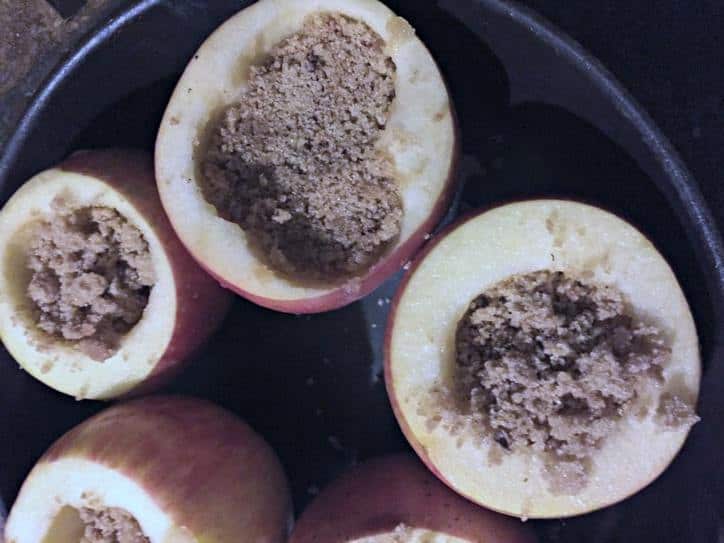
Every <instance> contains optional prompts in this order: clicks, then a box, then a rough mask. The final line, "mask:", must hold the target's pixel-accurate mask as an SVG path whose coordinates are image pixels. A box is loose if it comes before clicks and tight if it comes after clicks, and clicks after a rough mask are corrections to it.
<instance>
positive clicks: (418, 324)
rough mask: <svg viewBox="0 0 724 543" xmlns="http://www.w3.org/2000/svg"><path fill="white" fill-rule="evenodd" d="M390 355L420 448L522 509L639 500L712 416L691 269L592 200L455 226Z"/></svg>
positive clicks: (493, 498)
mask: <svg viewBox="0 0 724 543" xmlns="http://www.w3.org/2000/svg"><path fill="white" fill-rule="evenodd" d="M385 355H386V361H385V364H386V366H385V372H386V373H385V376H386V382H387V389H388V393H389V396H390V400H391V403H392V406H393V408H394V410H395V414H396V416H397V419H398V421H399V422H400V425H401V426H402V428H403V431H404V432H405V434H406V436H407V438H408V440H409V441H410V443H411V444H412V445H413V447H414V448H415V450H416V451H417V453H418V454H419V455H420V457H421V458H422V459H423V460H424V461H425V463H426V464H427V465H428V466H429V467H430V469H431V470H432V471H433V472H435V474H436V475H437V476H438V477H440V479H442V480H443V481H444V482H445V483H446V484H448V485H449V486H450V487H452V488H453V489H454V490H456V491H457V492H458V493H460V494H461V495H463V496H465V497H467V498H469V499H471V500H472V501H474V502H476V503H478V504H481V505H484V506H486V507H489V508H491V509H494V510H496V511H500V512H504V513H508V514H511V515H517V516H520V517H531V518H545V517H564V516H571V515H577V514H581V513H585V512H588V511H592V510H595V509H598V508H601V507H604V506H606V505H610V504H613V503H615V502H618V501H620V500H622V499H624V498H626V497H627V496H629V495H631V494H633V493H635V492H637V491H638V490H639V489H641V488H642V487H644V486H646V485H647V484H649V483H650V482H651V481H653V480H654V479H655V478H656V477H657V476H658V475H659V474H660V473H661V472H662V471H663V470H664V469H665V468H666V467H667V465H668V464H669V463H670V462H671V461H672V460H673V458H674V456H675V455H676V454H677V452H678V451H679V449H680V448H681V446H682V444H683V443H684V440H685V438H686V436H687V434H688V432H689V429H690V427H691V425H692V424H693V423H694V422H696V421H697V417H696V415H695V412H694V409H695V405H696V400H697V394H698V391H699V380H700V358H699V349H698V340H697V334H696V329H695V327H694V321H693V318H692V315H691V312H690V310H689V307H688V305H687V302H686V299H685V298H684V295H683V293H682V290H681V288H680V286H679V284H678V282H677V280H676V277H675V276H674V274H673V272H672V271H671V268H670V267H669V265H668V264H667V263H666V261H665V260H664V258H663V257H662V256H661V254H660V253H659V252H658V251H657V250H656V248H655V247H654V246H653V245H652V244H651V243H650V242H649V241H648V240H647V239H646V238H645V237H644V236H643V235H642V234H641V233H640V232H639V231H638V230H636V229H635V228H634V227H633V226H631V225H630V224H628V223H627V222H625V221H623V220H622V219H620V218H618V217H616V216H614V215H612V214H610V213H608V212H606V211H603V210H601V209H599V208H596V207H592V206H589V205H585V204H581V203H574V202H569V201H562V200H532V201H526V202H519V203H513V204H508V205H503V206H500V207H497V208H494V209H491V210H489V211H485V212H482V213H479V214H476V215H473V216H469V217H467V218H465V219H463V220H461V221H460V222H458V223H457V224H456V225H454V226H453V227H451V228H450V229H449V230H448V231H447V233H445V234H444V235H441V236H440V237H439V238H438V239H437V240H436V242H435V244H434V246H432V247H431V248H429V250H427V251H426V254H425V255H424V256H422V257H421V258H420V259H419V260H418V261H417V262H416V264H415V265H414V267H413V269H412V271H411V272H410V273H409V275H408V276H407V277H406V280H405V281H404V285H403V286H402V287H401V288H400V290H399V292H398V295H397V298H396V300H395V301H394V308H393V312H392V317H391V319H390V321H389V325H388V329H387V335H386V344H385Z"/></svg>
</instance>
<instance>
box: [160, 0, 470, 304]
mask: <svg viewBox="0 0 724 543" xmlns="http://www.w3.org/2000/svg"><path fill="white" fill-rule="evenodd" d="M321 11H326V12H335V13H342V14H344V15H347V16H349V17H352V18H354V19H358V20H361V21H363V22H365V23H367V24H368V25H369V26H370V27H371V28H372V29H373V30H374V31H375V32H377V34H379V35H380V36H381V37H382V38H383V39H384V40H385V42H386V49H385V52H386V53H387V54H388V55H390V57H391V58H392V60H393V61H394V62H395V64H396V67H397V76H396V81H395V96H396V97H395V101H394V102H393V104H392V107H391V113H390V118H389V120H388V123H387V128H386V129H385V131H384V133H383V136H382V139H381V141H380V142H379V146H380V148H383V149H385V150H386V151H387V152H388V153H389V154H390V155H391V157H392V159H393V164H394V167H395V171H396V172H397V176H396V180H397V181H398V183H399V187H400V191H401V195H402V200H403V208H404V217H403V221H402V226H401V234H400V236H399V239H398V241H397V242H396V244H395V245H394V246H393V247H391V248H390V249H389V250H388V251H387V252H386V253H385V255H383V256H382V257H381V258H380V259H379V260H378V261H377V262H376V263H375V264H374V265H373V266H372V267H371V268H370V269H368V270H367V271H365V272H364V273H361V274H360V275H359V276H357V277H354V278H352V279H350V280H346V281H344V282H341V283H340V282H337V283H336V284H331V283H330V284H329V285H310V284H305V283H302V282H300V281H295V280H293V278H292V279H290V278H288V277H285V276H282V275H280V274H277V273H275V272H274V271H273V270H271V269H269V267H268V266H266V265H265V264H264V263H262V262H261V261H260V260H259V259H258V258H257V257H256V256H255V254H254V253H253V252H252V251H251V250H250V246H249V242H248V241H247V238H246V235H245V233H244V231H243V230H242V229H241V228H240V227H239V226H238V225H236V224H235V223H232V222H229V221H226V220H224V219H222V218H220V217H219V216H218V214H217V212H216V209H215V208H214V207H213V206H212V205H211V204H209V203H207V202H206V200H205V199H204V197H203V195H202V193H201V190H200V188H199V183H198V177H197V176H198V175H199V173H198V172H199V169H200V168H199V160H201V158H202V157H201V155H203V142H204V139H205V136H204V130H205V128H206V127H207V125H208V124H209V121H210V119H211V118H212V117H214V115H215V114H218V113H219V112H220V111H222V110H223V109H224V108H225V107H226V106H228V105H230V104H232V103H234V102H236V101H237V100H238V97H239V96H240V92H241V89H243V87H244V85H245V83H246V81H247V78H248V73H249V68H250V66H251V65H252V64H253V63H254V62H255V61H256V60H258V59H259V58H263V56H264V54H265V53H267V52H269V51H270V50H271V48H272V47H273V46H274V45H276V44H277V43H279V42H280V41H281V40H282V39H283V38H285V37H287V36H289V35H291V34H293V33H294V32H296V31H298V30H300V29H301V27H302V25H303V23H304V20H305V18H306V17H307V16H309V15H310V14H314V13H318V12H321ZM456 157H457V144H456V123H455V119H454V112H453V108H452V104H451V102H450V98H449V96H448V92H447V89H446V87H445V83H444V81H443V79H442V76H441V75H440V72H439V70H438V68H437V66H436V64H435V61H434V60H433V58H432V56H431V55H430V53H429V52H428V50H427V49H426V48H425V46H424V45H423V43H422V42H421V41H420V40H419V39H418V38H417V37H415V35H414V31H413V29H412V28H411V27H410V26H409V24H408V23H407V22H406V21H405V20H404V19H402V18H400V17H397V16H396V15H395V14H394V13H392V12H391V11H390V10H389V9H388V8H387V7H386V6H384V5H383V4H382V3H380V2H378V1H376V0H314V1H307V0H260V1H259V2H256V3H255V4H253V5H252V6H250V7H248V8H246V9H244V10H243V11H241V12H239V13H238V14H236V15H235V16H233V17H232V18H231V19H229V20H228V21H226V22H225V23H224V24H223V25H222V26H220V27H219V28H218V29H217V30H216V31H215V32H214V33H213V34H212V35H211V36H210V37H209V38H208V39H207V40H206V41H205V42H204V43H203V45H202V46H201V48H200V49H199V50H198V51H197V53H196V54H195V55H194V57H193V59H192V60H191V62H190V63H189V65H188V66H187V68H186V70H185V72H184V74H183V76H182V77H181V79H180V81H179V83H178V85H177V87H176V90H175V91H174V93H173V96H172V97H171V100H170V102H169V104H168V107H167V109H166V112H165V114H164V117H163V121H162V122H161V126H160V129H159V132H158V138H157V140H156V154H155V161H156V178H157V182H158V188H159V192H160V194H161V200H162V201H163V205H164V208H165V209H166V212H167V213H168V215H169V218H170V219H171V222H172V224H173V226H174V228H175V229H176V232H177V233H178V235H179V237H180V238H181V241H182V242H183V243H184V244H185V245H186V247H187V248H188V249H189V251H190V252H191V254H192V255H194V257H195V258H196V259H197V260H198V261H199V262H200V264H201V265H202V266H203V267H204V268H205V269H206V270H207V271H208V272H209V273H211V274H212V275H213V276H214V277H216V278H217V279H218V280H219V281H220V282H221V283H222V284H223V285H225V286H226V287H228V288H229V289H231V290H233V291H235V292H236V293H237V294H240V295H241V296H243V297H245V298H247V299H249V300H251V301H253V302H255V303H257V304H259V305H262V306H265V307H268V308H271V309H275V310H279V311H285V312H290V313H315V312H320V311H326V310H331V309H334V308H338V307H341V306H344V305H346V304H348V303H351V302H353V301H354V300H357V299H359V298H362V297H363V296H365V295H367V294H368V293H370V292H371V291H372V290H374V289H375V288H376V287H377V286H378V285H379V284H380V283H382V282H383V281H384V280H385V279H386V278H387V277H389V276H390V275H392V274H393V273H394V272H396V271H397V270H399V269H400V268H401V267H402V266H403V265H404V263H405V262H407V261H408V260H409V259H410V258H411V257H412V255H413V254H414V253H415V252H416V250H417V249H418V248H419V247H420V246H421V245H422V243H423V242H424V240H425V239H426V236H427V235H428V233H429V232H430V231H431V230H432V229H433V228H434V226H435V225H436V224H437V223H438V221H439V220H440V219H441V218H442V216H443V214H444V213H445V211H446V209H447V207H448V205H449V203H450V199H451V197H452V194H453V191H454V167H455V163H456Z"/></svg>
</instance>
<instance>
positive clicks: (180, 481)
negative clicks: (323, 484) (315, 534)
mask: <svg viewBox="0 0 724 543" xmlns="http://www.w3.org/2000/svg"><path fill="white" fill-rule="evenodd" d="M291 515H292V513H291V499H290V496H289V490H288V488H287V482H286V478H285V476H284V472H283V470H282V467H281V465H280V464H279V461H278V459H277V457H276V455H275V454H274V451H273V450H272V449H271V448H270V447H269V445H268V444H267V443H266V442H265V441H264V440H263V439H262V438H261V437H259V436H258V435H257V434H256V433H254V431H252V430H251V428H249V427H248V426H247V425H246V424H245V423H243V422H242V421H240V420H239V419H237V418H236V417H235V416H234V415H232V414H231V413H229V412H227V411H225V410H223V409H220V408H218V407H216V406H214V405H213V404H210V403H208V402H205V401H201V400H196V399H192V398H183V397H149V398H145V399H141V400H135V401H132V402H129V403H126V404H121V405H117V406H115V407H111V408H109V409H107V410H105V411H103V412H101V413H99V414H98V415H96V416H94V417H92V418H90V419H88V420H87V421H85V422H84V423H82V424H81V425H79V426H77V427H76V428H74V429H73V430H71V431H70V432H68V433H67V434H66V435H65V436H63V437H62V438H60V439H59V440H58V441H57V442H56V443H55V444H54V445H53V446H52V447H51V448H50V449H49V450H48V451H47V452H46V453H45V455H44V456H43V457H42V458H41V459H40V460H39V461H38V463H37V464H36V465H35V467H34V468H33V470H32V471H31V472H30V474H29V475H28V478H27V479H26V480H25V483H24V484H23V486H22V488H21V490H20V493H19V495H18V498H17V500H16V502H15V504H14V505H13V507H12V509H11V511H10V516H9V517H8V521H7V525H6V529H5V537H6V539H7V541H8V543H38V542H42V543H67V542H69V541H97V540H99V539H97V538H98V537H99V536H100V534H103V535H105V537H106V539H102V540H103V541H119V540H120V541H127V542H129V541H131V542H134V543H162V542H163V543H202V542H203V543H232V542H237V541H241V540H243V541H259V542H267V543H274V542H279V543H281V542H283V541H285V540H286V536H287V534H288V532H289V529H290V527H291V521H292V516H291ZM84 534H86V536H87V539H83V535H84ZM121 534H123V537H121ZM92 535H95V536H96V537H95V538H94V537H90V536H92Z"/></svg>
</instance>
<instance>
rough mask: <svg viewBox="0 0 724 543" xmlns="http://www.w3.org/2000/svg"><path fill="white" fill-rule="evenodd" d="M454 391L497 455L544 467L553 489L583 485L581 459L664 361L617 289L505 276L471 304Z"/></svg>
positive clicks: (559, 278)
mask: <svg viewBox="0 0 724 543" xmlns="http://www.w3.org/2000/svg"><path fill="white" fill-rule="evenodd" d="M456 349H457V354H456V366H455V374H454V375H455V390H456V395H457V397H458V399H460V400H461V401H462V402H463V403H464V405H465V407H466V409H468V410H469V411H470V412H472V413H478V414H482V415H483V420H484V423H485V427H486V428H485V431H486V432H487V433H488V435H489V436H491V437H492V439H493V440H494V441H495V442H497V443H498V444H499V446H500V447H502V449H504V450H518V449H520V448H527V449H528V450H531V451H533V452H534V453H540V454H543V455H544V456H545V458H546V460H547V465H548V469H547V473H546V475H547V478H548V480H549V482H550V484H551V490H553V491H555V492H559V493H568V494H573V493H576V492H578V491H579V490H580V489H581V488H583V487H584V486H585V484H586V480H587V470H588V461H589V460H590V458H591V456H592V455H593V454H594V452H595V450H596V449H597V448H598V447H599V446H600V445H601V443H602V442H603V440H604V439H605V438H606V437H607V436H609V435H610V434H611V433H612V432H613V431H614V430H615V427H616V423H617V421H618V420H619V419H620V418H621V417H622V416H624V415H625V414H626V413H627V412H628V410H629V408H630V406H631V405H632V403H633V402H634V400H635V399H636V398H637V394H638V393H639V392H640V391H641V388H642V387H643V386H645V385H646V384H647V383H646V381H651V382H653V381H655V380H660V379H661V369H662V365H664V364H665V363H666V361H667V359H668V357H669V355H670V352H669V350H668V348H667V347H666V345H665V342H664V340H663V338H662V335H661V332H660V331H659V330H658V329H657V328H655V327H653V326H649V325H646V324H643V323H642V322H640V321H639V320H638V319H637V318H636V316H635V315H633V314H631V313H630V312H629V310H628V309H627V306H626V304H625V301H624V298H623V295H622V294H621V292H620V291H618V290H617V289H615V288H613V287H610V286H604V285H597V284H593V283H587V282H584V281H582V280H580V279H577V278H574V277H570V276H568V275H566V274H564V273H562V272H550V271H537V272H533V273H528V274H524V275H517V276H513V277H511V278H509V279H506V280H504V281H502V282H500V283H497V284H496V285H494V286H492V287H491V288H489V289H488V290H486V291H485V292H484V293H483V294H481V295H480V296H478V297H477V298H475V300H473V302H472V303H471V304H470V307H469V309H468V311H467V312H466V313H465V315H464V316H463V318H462V319H461V321H460V323H459V324H458V329H457V335H456Z"/></svg>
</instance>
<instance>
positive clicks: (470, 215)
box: [383, 198, 691, 519]
mask: <svg viewBox="0 0 724 543" xmlns="http://www.w3.org/2000/svg"><path fill="white" fill-rule="evenodd" d="M539 200H541V201H545V200H546V199H545V198H530V199H529V198H515V199H509V200H506V201H502V202H499V203H495V204H490V205H485V206H481V207H479V208H476V209H472V210H470V211H468V212H466V213H464V214H462V215H461V216H460V217H458V218H457V219H456V220H455V221H453V222H452V223H450V224H448V225H446V226H445V227H444V228H442V229H441V230H440V232H439V233H437V234H436V236H435V238H434V239H432V240H431V241H430V242H429V243H428V244H427V245H426V246H425V247H424V248H423V250H421V251H420V252H419V253H418V254H417V256H416V258H415V260H414V261H413V262H412V263H411V265H410V266H409V268H408V270H407V271H406V273H405V275H404V277H403V278H402V280H401V281H400V284H399V286H398V288H397V291H396V293H395V296H394V298H393V299H392V301H391V304H390V312H389V315H388V319H387V325H386V327H385V337H384V341H383V359H384V379H385V387H386V390H387V396H388V399H389V402H390V405H391V407H392V410H393V412H394V414H395V418H396V419H397V422H398V425H399V426H400V429H401V431H402V433H403V435H404V436H405V438H406V440H407V441H408V443H409V445H410V446H411V447H412V449H413V450H414V451H415V453H416V455H417V456H418V457H419V459H420V460H421V461H422V462H423V464H424V465H425V466H426V467H427V468H428V470H429V471H430V472H431V473H433V474H434V475H435V477H437V479H438V480H439V481H441V482H442V483H444V484H445V485H446V486H447V487H448V488H450V489H451V490H452V491H454V492H455V493H456V494H458V495H459V496H461V497H463V498H465V499H467V500H470V501H471V502H472V503H476V504H477V503H480V502H479V500H478V498H477V497H476V496H475V495H473V494H468V493H465V492H461V491H460V490H459V489H457V488H455V486H454V485H453V484H452V483H451V482H450V481H449V480H448V479H447V477H446V476H445V474H444V473H443V472H442V471H441V470H440V469H438V467H437V466H436V465H435V463H433V461H432V460H431V458H430V452H429V451H428V449H427V447H426V446H425V445H423V444H422V443H421V442H420V440H419V439H418V437H417V436H416V435H415V433H414V432H413V431H412V429H411V427H410V424H409V422H408V421H407V419H406V417H405V415H404V413H403V411H402V408H401V406H400V405H399V400H398V394H397V390H396V387H395V382H394V380H393V378H392V360H391V348H392V338H393V329H394V324H395V318H396V314H397V312H398V307H399V305H400V302H401V300H402V297H403V294H404V292H405V289H406V287H407V286H408V283H409V282H410V280H411V279H412V277H413V276H414V274H415V272H416V270H417V269H418V268H419V267H420V266H421V265H422V264H423V262H424V261H425V259H426V257H427V256H428V255H429V254H430V253H431V252H432V251H433V250H434V249H435V248H436V247H437V245H438V244H440V243H441V242H443V240H445V238H446V237H447V235H448V234H450V233H452V232H453V231H455V230H457V229H459V228H461V227H463V226H464V225H465V224H466V223H468V222H469V221H472V220H474V219H476V218H478V217H479V216H481V215H483V214H485V213H486V212H488V211H492V210H495V209H497V208H503V207H506V206H509V205H515V204H525V203H527V202H535V201H539ZM554 201H560V202H564V203H570V204H581V205H584V206H589V207H592V208H594V209H597V210H599V211H605V212H607V213H609V214H611V215H613V216H614V217H617V218H619V219H620V220H621V221H623V222H625V223H627V224H628V225H629V226H631V228H633V229H634V230H635V231H637V232H638V234H640V236H641V237H642V238H643V239H646V241H648V242H649V243H651V246H652V247H654V248H656V246H655V244H654V243H653V242H652V241H651V240H649V239H648V238H647V237H646V236H645V235H644V234H643V233H642V232H641V231H639V230H638V229H637V227H636V226H635V225H633V223H630V222H628V221H627V220H625V219H622V218H621V217H619V216H618V215H617V214H616V213H614V212H611V211H607V210H605V209H603V208H600V207H599V206H597V205H595V204H594V203H590V202H587V201H585V200H583V199H575V198H564V199H559V200H554ZM662 260H663V257H662ZM689 316H690V317H691V315H689ZM682 446H683V441H682V443H681V445H680V447H679V448H677V449H676V450H675V451H674V452H673V454H672V455H671V457H670V459H669V461H668V462H667V463H666V465H668V464H669V463H670V462H671V461H673V459H674V458H675V456H676V454H677V453H678V451H679V449H680V448H681V447H682ZM664 469H665V467H664ZM662 471H663V470H662ZM659 474H660V473H659ZM657 476H658V475H657ZM652 481H653V479H651V480H645V481H642V482H641V485H640V487H639V488H636V489H633V490H631V491H629V492H626V493H623V494H621V495H620V496H618V497H616V499H615V500H613V501H610V502H608V503H603V504H599V505H597V506H596V507H588V508H586V509H583V510H578V511H574V512H569V513H566V512H558V513H557V514H555V515H535V516H533V517H529V516H528V515H525V516H524V517H523V516H521V515H520V514H519V513H513V512H511V511H509V510H506V509H504V508H496V507H495V506H492V505H490V504H487V503H486V504H482V503H480V505H481V506H482V507H486V508H488V509H490V510H491V511H496V512H498V513H500V514H503V515H513V516H521V518H525V519H527V518H540V519H546V518H568V517H572V516H577V515H581V514H585V513H591V512H593V511H595V510H597V509H600V508H602V507H607V506H610V505H614V504H616V503H619V502H620V501H623V500H625V499H628V498H630V497H631V496H633V495H634V494H636V493H637V492H638V491H639V490H641V489H642V488H643V487H645V486H647V485H648V484H650V483H651V482H652Z"/></svg>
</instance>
